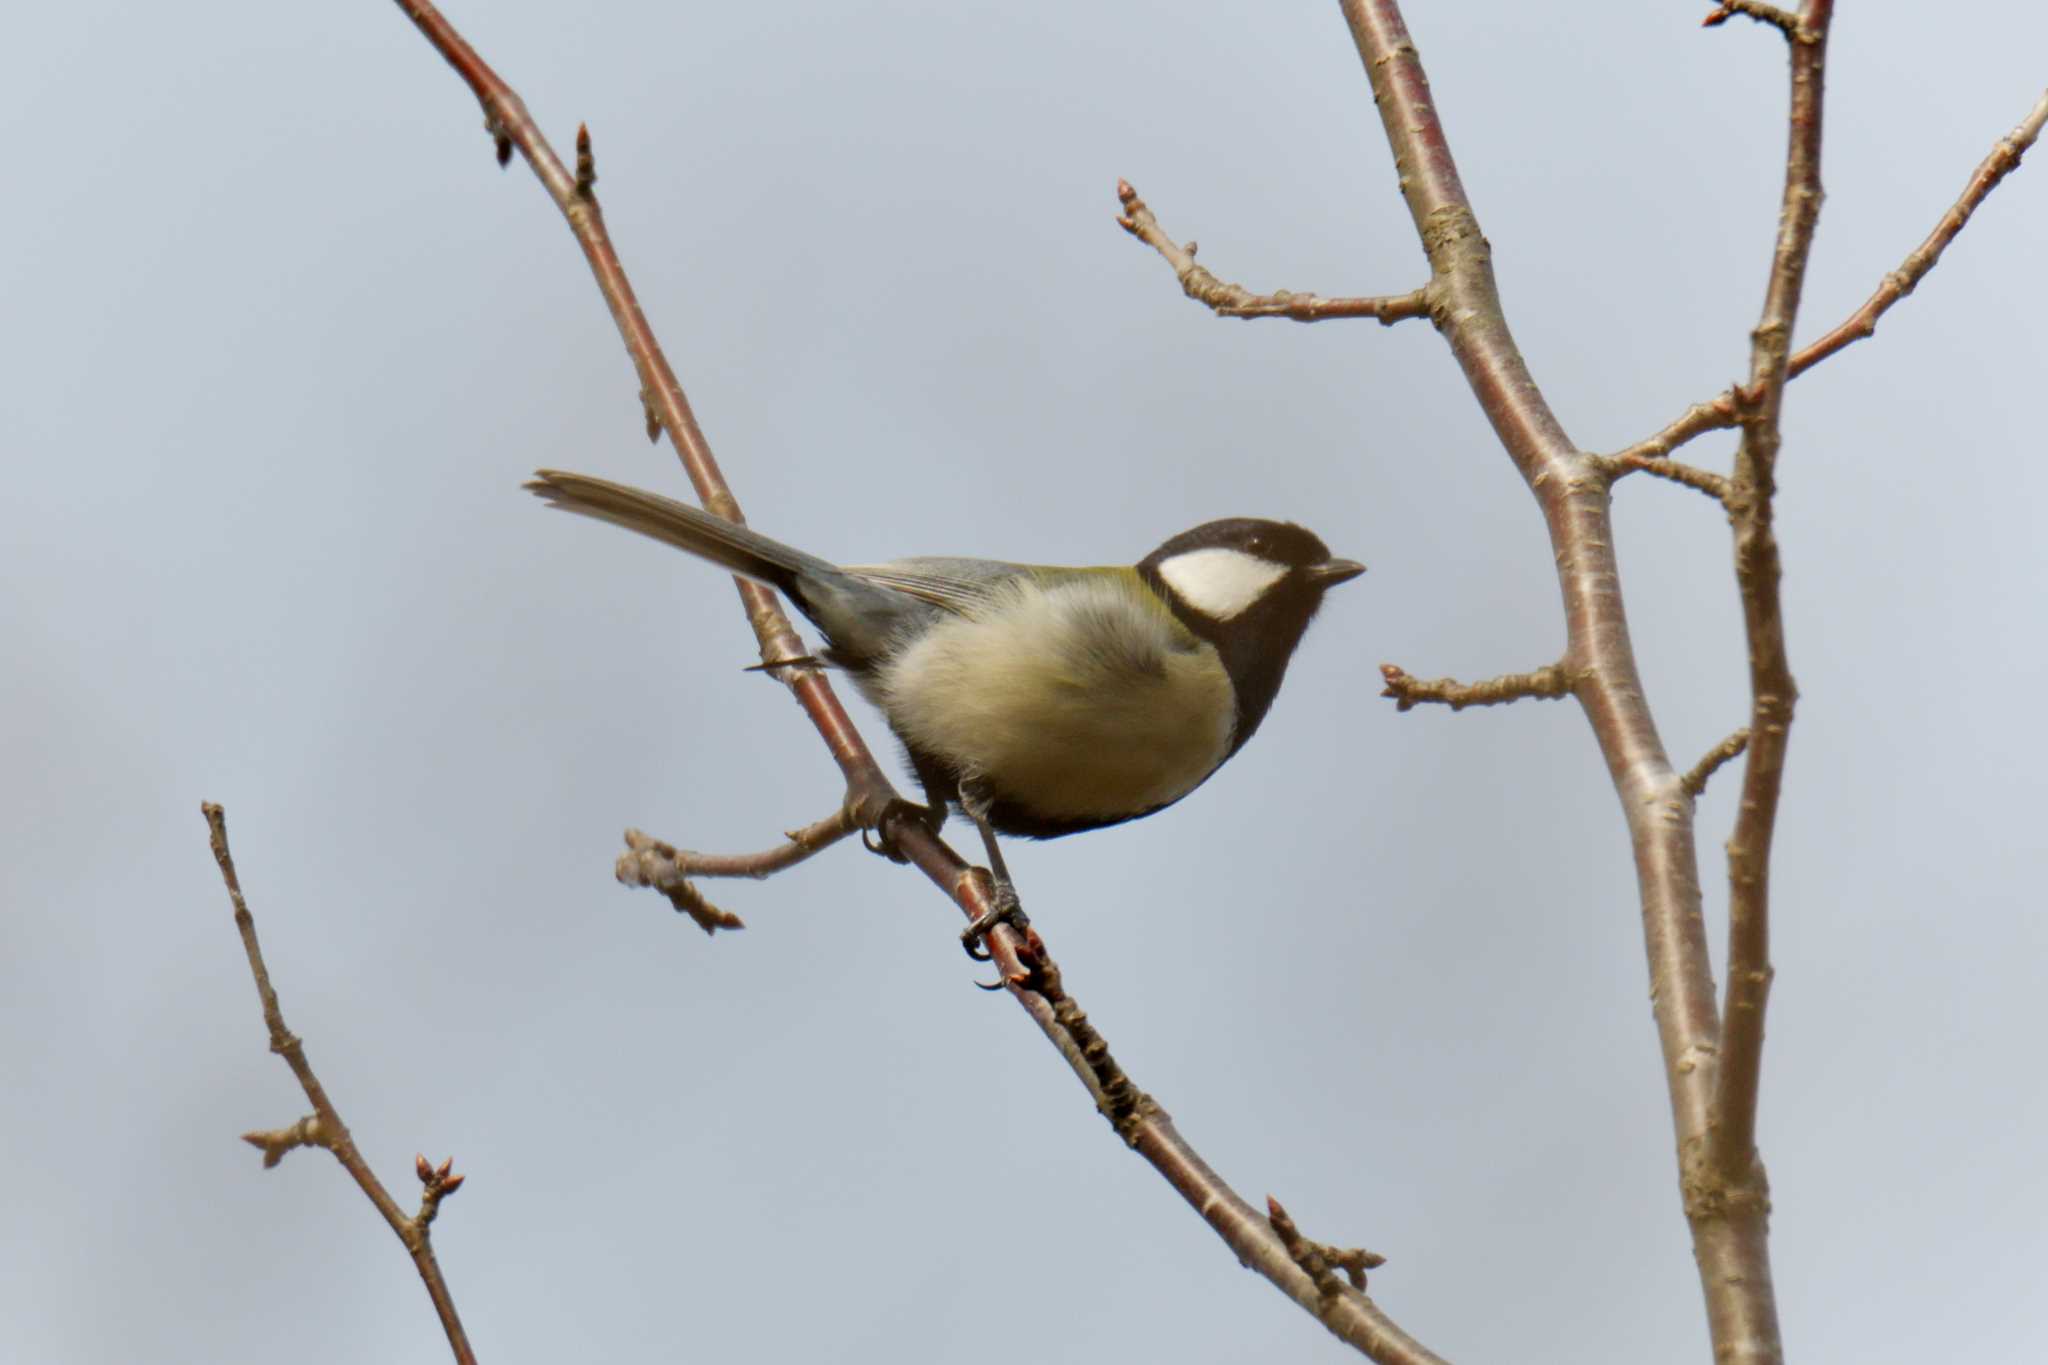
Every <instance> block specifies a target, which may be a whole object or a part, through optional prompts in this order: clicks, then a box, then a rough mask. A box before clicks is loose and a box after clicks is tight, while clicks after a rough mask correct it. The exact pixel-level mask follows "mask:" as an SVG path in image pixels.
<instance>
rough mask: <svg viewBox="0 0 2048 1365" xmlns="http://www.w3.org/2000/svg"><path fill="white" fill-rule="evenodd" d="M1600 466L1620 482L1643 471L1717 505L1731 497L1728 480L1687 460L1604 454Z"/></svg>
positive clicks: (1609, 475)
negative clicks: (1689, 489)
mask: <svg viewBox="0 0 2048 1365" xmlns="http://www.w3.org/2000/svg"><path fill="white" fill-rule="evenodd" d="M1600 467H1601V468H1602V469H1604V470H1606V471H1607V473H1608V477H1610V478H1615V479H1618V478H1620V477H1621V476H1622V475H1624V474H1632V473H1637V472H1641V473H1644V474H1653V475H1655V476H1656V477H1657V478H1660V479H1668V480H1670V481H1671V482H1672V483H1676V484H1683V485H1684V486H1685V487H1687V488H1692V489H1697V490H1698V491H1699V492H1702V493H1705V494H1706V495H1707V496H1708V497H1710V498H1712V499H1713V500H1714V501H1715V502H1723V501H1725V500H1726V499H1727V497H1728V480H1727V479H1725V478H1723V477H1722V476H1721V475H1719V474H1716V473H1715V472H1714V471H1713V470H1711V469H1701V468H1700V467H1699V466H1698V465H1695V464H1687V463H1685V462H1684V461H1683V460H1673V459H1669V458H1659V457H1657V456H1650V455H1604V456H1602V457H1600Z"/></svg>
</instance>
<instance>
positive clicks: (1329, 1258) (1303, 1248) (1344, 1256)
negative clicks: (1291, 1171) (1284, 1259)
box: [1266, 1194, 1387, 1297]
mask: <svg viewBox="0 0 2048 1365" xmlns="http://www.w3.org/2000/svg"><path fill="white" fill-rule="evenodd" d="M1266 1219H1267V1221H1268V1222H1270V1223H1271V1224H1272V1225H1273V1231H1274V1233H1275V1234H1276V1235H1277V1236H1278V1237H1279V1238H1280V1241H1281V1244H1282V1245H1284V1246H1285V1247H1286V1248H1287V1254H1288V1255H1289V1256H1292V1257H1293V1258H1294V1263H1295V1264H1296V1265H1297V1266H1300V1267H1301V1272H1302V1274H1304V1275H1306V1276H1308V1277H1309V1278H1310V1279H1312V1280H1314V1281H1315V1282H1316V1287H1317V1288H1318V1289H1320V1290H1322V1292H1323V1293H1324V1294H1325V1295H1326V1296H1329V1297H1335V1296H1336V1295H1338V1294H1340V1293H1341V1292H1342V1286H1341V1285H1339V1284H1338V1282H1337V1272H1338V1271H1340V1270H1341V1271H1342V1272H1344V1277H1345V1278H1346V1279H1348V1280H1350V1281H1351V1287H1352V1288H1353V1289H1355V1290H1357V1291H1358V1292H1359V1293H1361V1294H1362V1293H1364V1292H1365V1272H1366V1271H1368V1270H1377V1269H1378V1268H1379V1267H1381V1266H1383V1265H1385V1264H1386V1263H1387V1258H1386V1257H1384V1256H1382V1255H1380V1254H1379V1253H1378V1252H1376V1251H1367V1250H1366V1249H1365V1248H1364V1247H1338V1246H1331V1245H1330V1244H1329V1243H1328V1242H1318V1241H1314V1240H1312V1239H1310V1238H1307V1237H1304V1236H1302V1234H1301V1229H1300V1228H1298V1227H1296V1226H1295V1223H1294V1219H1293V1218H1291V1217H1289V1216H1288V1213H1287V1210H1286V1209H1284V1208H1282V1207H1281V1206H1280V1201H1279V1200H1277V1199H1275V1198H1274V1197H1273V1196H1272V1195H1270V1194H1269V1195H1267V1196H1266Z"/></svg>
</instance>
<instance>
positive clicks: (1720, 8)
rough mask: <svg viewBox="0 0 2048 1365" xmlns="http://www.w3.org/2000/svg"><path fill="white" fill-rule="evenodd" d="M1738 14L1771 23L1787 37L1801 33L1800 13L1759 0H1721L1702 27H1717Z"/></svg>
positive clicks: (1701, 23) (1703, 20)
mask: <svg viewBox="0 0 2048 1365" xmlns="http://www.w3.org/2000/svg"><path fill="white" fill-rule="evenodd" d="M1738 14H1745V15H1748V16H1749V17H1750V18H1752V19H1754V20H1756V21H1757V22H1758V23H1760V24H1769V25H1770V26H1771V27H1772V28H1775V29H1777V30H1778V31H1779V32H1781V33H1783V34H1784V35H1785V36H1786V37H1787V38H1795V37H1797V36H1798V34H1799V16H1798V15H1796V14H1793V13H1792V12H1791V11H1790V10H1782V9H1779V8H1778V7H1777V6H1776V5H1766V4H1761V3H1759V0H1721V3H1720V4H1719V5H1717V6H1716V7H1715V8H1714V11H1713V12H1712V13H1711V14H1709V15H1707V17H1706V18H1704V19H1702V20H1700V27H1701V28H1715V27H1717V26H1719V25H1721V24H1725V23H1727V22H1728V21H1729V20H1730V19H1733V18H1734V17H1735V16H1736V15H1738Z"/></svg>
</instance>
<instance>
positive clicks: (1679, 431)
mask: <svg viewBox="0 0 2048 1365" xmlns="http://www.w3.org/2000/svg"><path fill="white" fill-rule="evenodd" d="M2044 125H2048V92H2044V93H2043V94H2042V96H2041V98H2040V99H2038V100H2036V101H2035V102H2034V107H2033V108H2032V109H2030V110H2028V111H2027V116H2026V117H2025V118H2023V119H2021V120H2020V121H2019V123H2018V125H2017V126H2015V127H2014V128H2013V130H2012V131H2011V132H2009V133H2007V134H2006V135H2005V136H2004V137H2002V138H2000V139H1999V140H1998V141H1997V142H1996V143H1995V144H1993V145H1992V148H1991V151H1990V152H1989V153H1988V154H1987V155H1986V156H1985V158H1984V159H1983V160H1982V161H1980V162H1978V163H1977V169H1976V170H1974V171H1972V172H1971V173H1970V179H1969V182H1968V183H1967V184H1965V185H1964V186H1963V192H1962V194H1960V195H1959V196H1957V198H1956V201H1955V202H1954V203H1953V204H1950V205H1949V206H1948V208H1947V210H1946V211H1944V212H1943V214H1942V215H1941V218H1940V220H1939V221H1938V222H1936V223H1935V225H1934V230H1933V231H1931V232H1929V233H1928V234H1927V236H1926V238H1925V239H1924V240H1923V241H1922V242H1921V243H1920V245H1918V246H1916V247H1914V248H1913V249H1912V250H1911V251H1910V252H1908V253H1906V259H1905V260H1904V261H1902V262H1901V263H1900V264H1899V268H1898V269H1896V270H1894V271H1891V272H1890V273H1889V274H1887V275H1886V276H1885V277H1884V279H1883V280H1882V281H1880V282H1879V284H1878V286H1877V288H1876V290H1875V291H1873V292H1872V294H1871V295H1870V297H1869V298H1867V299H1865V300H1864V301H1863V305H1862V307H1860V308H1858V309H1857V310H1856V311H1855V312H1853V313H1851V314H1850V315H1849V316H1848V317H1846V318H1844V319H1842V321H1840V322H1838V323H1836V324H1835V326H1834V327H1833V328H1831V329H1829V331H1828V332H1827V333H1826V334H1825V335H1823V336H1821V337H1820V338H1818V339H1817V340H1815V341H1812V342H1809V343H1808V344H1807V345H1805V346H1802V347H1800V348H1799V349H1798V350H1797V351H1795V352H1793V354H1792V359H1791V360H1790V361H1789V362H1787V364H1786V367H1785V373H1786V377H1787V378H1790V379H1797V378H1798V377H1799V376H1800V375H1802V374H1805V373H1806V372H1807V371H1808V370H1810V369H1812V368H1813V367H1814V366H1816V365H1818V364H1820V362H1821V361H1823V360H1826V359H1827V358H1828V357H1830V356H1832V355H1834V354H1835V353H1836V352H1838V351H1841V350H1843V349H1845V348H1846V347H1848V346H1851V345H1853V344H1855V343H1856V342H1858V341H1861V340H1863V339H1864V338H1866V337H1868V336H1871V335H1873V334H1874V333H1876V331H1877V320H1878V319H1879V318H1881V317H1883V316H1884V315H1885V313H1886V312H1887V311H1889V310H1890V309H1891V307H1892V306H1893V305H1894V304H1896V303H1898V302H1899V301H1900V300H1901V299H1903V298H1905V297H1906V296H1907V295H1908V294H1910V293H1912V292H1913V290H1914V288H1915V287H1916V286H1918V285H1919V283H1920V281H1921V280H1923V279H1925V278H1926V277H1927V272H1929V271H1930V270H1932V269H1934V267H1935V265H1936V263H1938V262H1939V261H1940V260H1941V255H1942V253H1943V252H1944V251H1946V250H1948V246H1949V243H1950V242H1953V241H1954V240H1955V239H1956V235H1957V234H1958V233H1960V232H1961V231H1962V230H1963V225H1964V224H1966V223H1968V222H1969V221H1970V217H1971V215H1973V214H1975V213H1976V211H1977V209H1978V207H1979V206H1980V205H1981V204H1983V202H1984V200H1985V199H1986V198H1987V197H1989V196H1990V194H1991V191H1993V190H1994V189H1997V188H1998V183H1999V182H2000V181H2001V180H2003V179H2005V177H2006V176H2008V175H2010V174H2012V172H2013V171H2015V170H2017V169H2018V168H2019V164H2020V160H2021V158H2022V157H2024V156H2025V155H2026V153H2027V149H2028V148H2030V147H2032V146H2033V145H2034V143H2035V142H2036V141H2038V140H2039V139H2040V136H2041V130H2042V127H2043V126H2044ZM1741 421H1742V415H1741V411H1740V404H1739V402H1738V395H1737V392H1736V390H1735V389H1734V388H1732V387H1731V388H1727V389H1723V390H1722V391H1721V392H1720V393H1719V394H1717V395H1716V396H1715V397H1713V398H1711V399H1709V400H1708V401H1707V402H1704V403H1695V404H1693V405H1692V406H1691V407H1689V408H1687V409H1686V410H1685V411H1684V413H1682V414H1680V416H1679V417H1678V419H1677V420H1676V421H1674V422H1672V423H1671V425H1669V426H1667V427H1665V428H1664V429H1663V430H1662V431H1660V432H1658V433H1657V434H1656V435H1654V436H1650V437H1647V438H1645V439H1643V440H1641V441H1638V442H1636V443H1635V444H1634V445H1632V446H1628V447H1626V448H1624V449H1622V450H1619V451H1616V452H1615V453H1614V454H1613V455H1611V456H1609V457H1608V458H1609V460H1611V461H1634V460H1638V459H1647V458H1654V457H1655V456H1658V455H1668V454H1670V453H1671V452H1672V451H1674V450H1676V449H1678V448H1679V447H1680V446H1682V445H1684V444H1685V443H1686V442H1688V441H1691V440H1693V439H1694V438H1695V437H1698V436H1703V435H1705V434H1706V433H1707V432H1710V431H1725V430H1727V429H1728V428H1730V427H1734V426H1739V425H1741Z"/></svg>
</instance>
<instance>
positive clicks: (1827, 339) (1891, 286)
mask: <svg viewBox="0 0 2048 1365" xmlns="http://www.w3.org/2000/svg"><path fill="white" fill-rule="evenodd" d="M2044 124H2048V92H2043V93H2042V95H2041V98H2040V99H2038V100H2036V101H2035V102H2034V107H2033V108H2032V109H2030V110H2028V111H2027V116H2026V117H2025V118H2023V119H2021V120H2020V121H2019V124H2018V126H2017V127H2015V128H2014V129H2013V130H2012V131H2011V132H2009V133H2007V134H2006V135H2005V136H2004V137H2002V138H2000V139H1999V140H1998V141H1997V142H1996V143H1995V144H1993V145H1992V148H1991V151H1990V153H1989V154H1988V155H1987V156H1985V158H1984V159H1983V160H1982V161H1980V162H1978V163H1977V169H1976V170H1974V171H1972V172H1971V173H1970V180H1969V183H1968V184H1966V185H1964V186H1963V192H1962V194H1961V195H1959V196H1957V198H1956V201H1955V203H1953V204H1951V205H1949V207H1948V211H1947V212H1946V213H1943V214H1942V215H1941V219H1940V221H1939V222H1937V223H1936V224H1935V225H1934V230H1933V231H1932V232H1930V233H1928V234H1927V237H1926V240H1924V241H1922V242H1921V243H1920V245H1918V246H1916V247H1914V248H1913V249H1912V250H1911V251H1910V252H1908V253H1906V259H1905V260H1904V261H1903V262H1901V263H1900V265H1899V268H1898V269H1897V270H1894V271H1892V272H1891V273H1890V274H1888V275H1886V276H1885V277H1884V280H1883V281H1882V282H1881V283H1880V284H1879V285H1878V286H1877V290H1876V292H1875V293H1873V294H1871V296H1870V297H1869V298H1867V299H1865V300H1864V301H1863V306H1862V307H1861V308H1858V309H1857V310H1856V311H1855V312H1853V313H1851V314H1850V315H1849V316H1848V317H1846V318H1844V319H1843V320H1842V321H1841V322H1840V323H1838V324H1836V325H1835V327H1834V329H1833V330H1832V331H1830V332H1829V333H1828V334H1827V335H1826V336H1824V337H1821V338H1820V339H1819V340H1817V341H1814V342H1812V343H1810V344H1808V345H1806V346H1803V347H1801V348H1800V350H1799V351H1798V352H1797V353H1796V354H1795V355H1794V356H1793V357H1792V359H1791V362H1790V363H1789V364H1788V365H1787V367H1786V372H1787V373H1788V374H1789V375H1792V376H1794V377H1796V376H1798V375H1801V374H1804V373H1805V372H1806V371H1808V370H1810V369H1812V368H1813V367H1814V366H1815V365H1818V364H1819V363H1820V362H1821V361H1823V360H1826V359H1827V358H1828V357H1829V356H1831V355H1833V354H1834V353H1835V352H1837V351H1839V350H1841V349H1842V348H1843V347H1845V346H1849V345H1852V344H1853V343H1855V342H1858V341H1861V340H1863V338H1865V337H1867V336H1870V335H1871V334H1872V333H1874V332H1876V331H1877V320H1878V319H1879V318H1881V317H1883V316H1884V314H1885V311H1886V310H1887V309H1889V308H1890V307H1891V306H1892V305H1893V304H1895V303H1897V302H1898V301H1899V300H1901V299H1903V298H1905V297H1906V295H1908V294H1910V293H1912V292H1913V287H1914V286H1915V285H1917V284H1919V283H1920V281H1921V280H1922V279H1924V278H1925V277H1926V275H1927V272H1928V271H1930V270H1932V269H1934V265H1935V262H1937V261H1939V260H1940V259H1941V253H1942V252H1944V251H1946V250H1948V244H1949V243H1950V242H1953V241H1954V240H1955V239H1956V234H1957V233H1959V232H1961V231H1962V230H1963V225H1964V224H1965V223H1967V222H1969V221H1970V215H1971V214H1973V213H1975V212H1976V211H1977V206H1978V205H1979V204H1982V203H1983V202H1984V200H1985V197H1986V196H1988V195H1989V194H1990V193H1991V191H1993V190H1995V189H1997V188H1998V182H1999V181H2001V180H2003V179H2005V177H2006V176H2008V175H2010V174H2012V172H2013V171H2014V170H2016V169H2018V167H2019V164H2020V158H2021V157H2023V156H2025V155H2026V152H2027V149H2028V148H2029V147H2031V146H2033V145H2034V142H2035V140H2036V139H2037V138H2039V137H2040V136H2041V128H2042V126H2043V125H2044Z"/></svg>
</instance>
